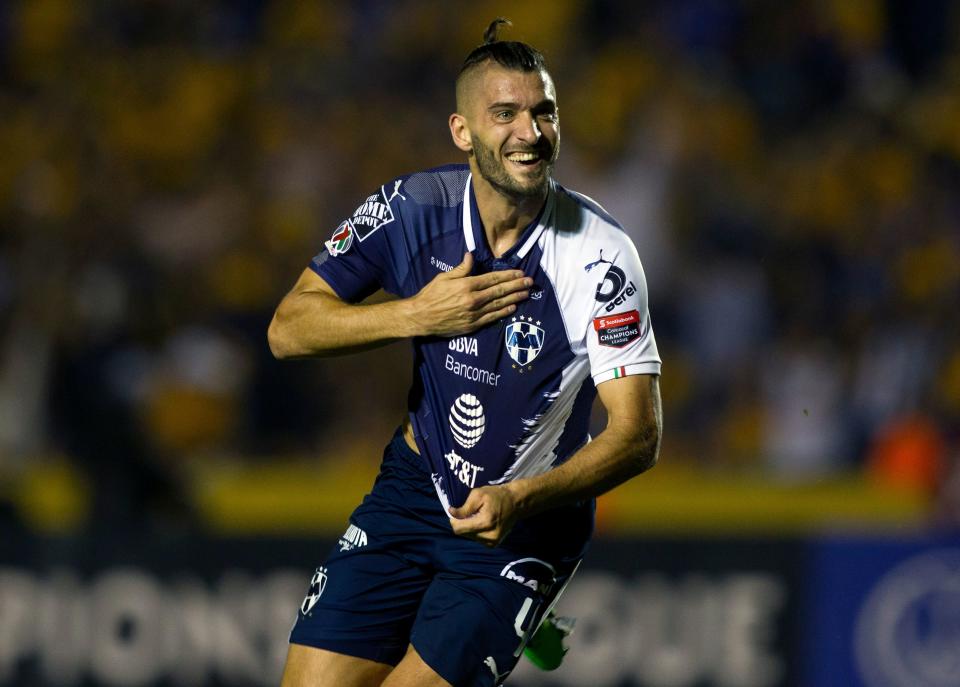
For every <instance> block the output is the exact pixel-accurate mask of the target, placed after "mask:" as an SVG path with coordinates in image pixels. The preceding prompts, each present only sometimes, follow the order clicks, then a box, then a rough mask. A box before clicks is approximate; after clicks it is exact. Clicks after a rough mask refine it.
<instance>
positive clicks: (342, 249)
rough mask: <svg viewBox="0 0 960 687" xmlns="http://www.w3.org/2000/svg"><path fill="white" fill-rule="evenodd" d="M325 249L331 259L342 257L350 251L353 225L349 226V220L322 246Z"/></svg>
mask: <svg viewBox="0 0 960 687" xmlns="http://www.w3.org/2000/svg"><path fill="white" fill-rule="evenodd" d="M323 245H325V246H326V247H327V251H328V252H329V253H330V255H332V256H333V257H336V256H338V255H342V254H343V253H346V252H347V251H348V250H350V246H352V245H353V225H352V224H350V220H346V221H344V222H342V223H341V224H340V226H339V227H337V230H336V231H335V232H333V236H331V237H330V240H329V241H327V242H326V243H325V244H323Z"/></svg>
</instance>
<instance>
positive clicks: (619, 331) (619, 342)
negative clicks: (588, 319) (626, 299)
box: [593, 310, 640, 348]
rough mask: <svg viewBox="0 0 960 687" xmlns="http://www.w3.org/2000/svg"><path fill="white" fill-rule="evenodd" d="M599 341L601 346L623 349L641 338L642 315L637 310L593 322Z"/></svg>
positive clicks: (600, 318)
mask: <svg viewBox="0 0 960 687" xmlns="http://www.w3.org/2000/svg"><path fill="white" fill-rule="evenodd" d="M593 328H594V329H595V330H597V339H598V340H599V342H600V345H601V346H612V347H614V348H622V347H624V346H626V345H627V344H628V343H630V342H631V341H635V340H637V339H638V338H640V313H639V312H637V311H636V310H630V311H629V312H622V313H618V314H616V315H607V316H606V317H597V318H595V319H594V320H593Z"/></svg>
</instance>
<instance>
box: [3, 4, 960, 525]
mask: <svg viewBox="0 0 960 687" xmlns="http://www.w3.org/2000/svg"><path fill="white" fill-rule="evenodd" d="M497 14H505V15H507V16H509V17H510V18H511V19H512V20H513V22H514V29H513V33H512V34H511V35H513V36H516V37H518V38H520V39H522V40H527V41H529V42H530V43H532V44H534V45H537V46H539V47H541V48H542V49H543V51H544V52H545V54H546V56H547V60H548V63H549V64H550V65H551V67H552V71H553V73H554V76H555V78H556V81H557V85H558V90H559V103H560V111H561V122H562V131H563V152H562V154H561V158H560V160H561V161H560V163H559V165H558V169H557V172H556V177H557V179H558V180H559V181H560V182H561V183H563V184H565V185H568V186H570V187H571V188H575V189H577V190H580V191H583V192H585V193H587V194H589V195H591V196H592V197H594V198H596V199H597V200H598V201H599V202H600V203H602V204H603V205H604V206H606V207H607V209H608V210H610V212H611V213H612V214H613V215H614V216H616V217H618V218H619V219H620V220H621V222H622V223H623V224H624V226H625V227H626V228H627V230H628V231H629V232H630V233H631V234H632V236H633V238H634V241H635V242H636V244H637V247H638V250H639V252H640V255H641V258H642V259H643V261H644V265H645V268H646V271H647V279H648V283H649V288H650V294H651V295H650V303H651V313H652V316H653V319H654V325H655V329H656V333H657V338H658V342H659V347H660V351H661V354H662V356H663V360H664V377H663V380H662V386H663V397H664V416H665V418H666V433H665V444H664V448H663V460H664V462H665V463H667V462H670V463H685V464H689V465H694V466H696V467H697V468H699V469H702V470H703V471H707V472H724V473H730V472H744V473H751V474H755V473H758V472H759V473H762V474H765V475H768V476H769V478H770V479H771V480H782V481H791V482H798V481H810V480H817V479H820V478H823V477H828V476H831V475H836V474H842V473H849V472H862V473H863V474H865V475H867V476H868V477H869V479H876V480H880V481H882V482H886V483H890V484H895V485H898V486H901V487H903V488H905V489H912V490H920V491H923V492H925V493H927V494H929V495H930V498H931V499H939V500H940V503H941V508H940V512H941V513H943V514H944V515H943V517H952V518H953V519H954V520H955V521H960V509H958V507H957V505H956V504H957V501H960V495H953V496H951V495H950V494H948V493H944V492H945V491H946V488H945V485H951V484H952V485H955V486H953V487H950V488H951V489H954V490H955V491H957V492H960V485H958V484H957V483H958V481H960V478H958V477H953V478H951V475H952V474H953V473H954V471H956V470H957V469H958V468H957V464H958V463H960V317H958V312H960V193H958V190H960V91H958V89H957V87H956V85H957V84H958V83H960V10H958V8H957V7H956V5H955V4H954V3H950V2H948V1H947V0H924V1H921V2H910V1H908V0H886V1H884V0H817V1H816V2H813V1H812V2H809V3H777V2H768V3H763V2H760V3H756V2H747V1H746V0H740V1H737V0H670V1H666V0H663V1H658V2H645V3H634V2H615V1H614V0H603V1H592V2H588V1H587V0H555V1H551V2H519V3H506V4H505V3H496V2H476V3H473V2H471V3H462V4H461V3H443V2H428V1H426V0H404V1H403V2H376V1H374V0H363V1H358V2H350V3H344V2H336V1H334V0H328V1H326V2H323V1H317V2H297V1H296V0H274V1H270V2H268V1H267V0H242V1H241V2H225V1H219V2H188V1H186V0H171V1H167V2H155V1H151V2H138V3H131V2H122V1H119V0H111V1H104V2H97V3H76V2H71V1H70V0H30V1H27V0H22V1H20V2H12V3H5V4H4V5H3V7H2V8H0V70H2V71H0V73H2V80H0V109H2V111H3V113H4V115H3V116H2V117H0V223H2V226H3V230H2V232H0V350H2V356H0V474H7V475H9V474H13V473H15V472H16V471H18V470H21V469H23V467H24V466H25V465H27V464H29V463H30V462H31V461H36V460H42V459H43V457H45V456H50V455H63V456H67V457H68V459H69V460H70V461H71V462H72V463H73V464H74V465H76V466H77V467H78V468H79V469H80V470H81V471H82V472H83V473H84V474H86V475H88V476H89V478H90V481H91V483H92V484H93V485H95V487H96V490H97V494H98V498H97V500H96V504H97V506H96V510H95V518H94V519H95V521H98V522H111V523H116V522H119V521H124V522H130V523H136V522H140V521H141V520H142V519H143V518H144V517H150V518H153V517H160V518H165V517H168V516H169V517H171V518H185V519H188V520H189V518H190V515H189V513H188V512H187V511H185V510H184V508H185V505H184V499H183V497H182V494H180V487H179V486H178V485H179V479H180V477H179V475H180V472H181V469H182V466H183V464H184V462H185V461H188V460H197V459H202V458H203V457H207V456H219V457H224V456H226V457H230V458H231V459H234V460H237V461H240V462H247V461H263V460H269V459H270V458H271V457H274V456H278V455H288V454H295V453H298V454H308V455H313V456H315V457H316V458H317V459H318V460H337V459H339V456H340V449H341V448H342V447H343V444H344V442H346V441H348V440H349V441H353V442H358V443H362V442H363V441H365V437H366V436H370V437H373V438H372V439H371V440H373V441H378V440H379V439H381V438H382V437H384V436H387V435H388V433H389V429H390V427H391V426H392V425H393V424H395V423H396V422H397V420H398V418H396V417H392V416H390V415H389V413H390V409H395V408H397V407H400V406H401V404H402V403H403V395H404V393H405V389H406V387H407V382H408V380H409V371H408V368H409V362H408V359H409V354H408V349H407V347H406V346H404V345H394V346H391V347H389V348H387V349H384V350H382V351H379V352H377V353H375V354H364V355H363V356H359V357H354V358H348V359H343V360H340V361H338V362H337V363H336V364H329V363H323V362H320V363H317V362H313V361H308V362H296V363H284V364H280V363H278V362H276V361H274V360H273V359H272V358H271V357H270V354H269V351H268V349H267V346H266V339H265V332H266V326H267V323H268V322H269V318H270V316H271V314H272V311H273V308H274V307H275V305H276V303H277V302H278V301H279V299H280V298H281V297H282V295H283V293H284V292H285V291H286V290H287V289H288V288H289V287H290V286H291V285H292V283H293V280H294V279H295V277H296V275H297V274H299V272H300V270H302V269H303V267H304V266H306V264H307V262H308V261H309V259H310V258H311V257H312V256H313V255H314V254H315V253H316V252H318V251H319V250H320V248H321V247H322V246H323V242H324V241H325V240H326V239H327V238H328V237H329V234H330V233H331V232H332V231H333V229H334V228H335V227H336V226H337V224H338V223H339V222H340V221H341V219H342V218H343V217H345V216H347V215H348V214H349V213H350V212H351V211H352V210H353V209H354V207H355V206H356V205H357V204H358V203H359V202H361V201H362V200H363V198H364V197H365V196H366V195H367V194H368V193H369V192H370V191H371V190H372V189H374V188H376V187H378V186H379V185H380V184H381V183H384V182H385V181H387V180H388V179H389V178H391V177H393V176H396V175H399V174H402V173H406V172H410V171H414V170H416V169H420V168H425V167H427V166H432V165H437V164H443V163H448V162H457V161H460V160H459V158H458V154H457V151H456V150H455V149H454V148H453V146H452V145H451V144H450V141H449V138H448V135H447V133H446V130H445V121H446V117H447V115H448V113H449V111H450V110H451V108H452V107H453V91H452V85H451V84H452V81H453V77H454V75H455V73H456V69H457V67H458V59H459V57H458V56H460V55H463V54H464V53H465V52H466V51H467V50H468V49H469V48H470V47H471V46H472V45H474V44H475V43H476V42H477V41H478V40H479V34H480V32H481V31H482V28H483V27H484V26H486V24H487V22H488V21H489V20H490V18H491V17H493V16H496V15H497ZM398 371H402V372H398ZM342 377H346V378H349V379H352V380H354V381H353V383H344V382H343V380H342V379H341V378H342ZM335 379H336V380H339V381H334V380H335ZM328 388H336V389H337V390H338V392H337V395H336V396H332V395H331V394H330V393H328V391H327V389H328ZM344 390H349V391H347V392H345V391H344ZM371 447H372V448H371V450H370V451H369V455H370V459H371V460H373V459H375V457H377V456H378V449H377V448H376V444H371ZM949 513H953V515H952V516H951V515H949Z"/></svg>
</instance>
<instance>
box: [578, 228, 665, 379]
mask: <svg viewBox="0 0 960 687" xmlns="http://www.w3.org/2000/svg"><path fill="white" fill-rule="evenodd" d="M605 243H607V245H608V248H607V250H605V251H603V253H602V254H601V255H599V256H598V257H597V260H596V263H595V267H594V268H593V269H591V270H589V272H588V274H589V275H594V274H595V275H596V276H595V277H594V279H593V280H592V281H591V282H590V283H591V284H594V283H595V290H594V292H593V296H594V301H593V307H592V310H593V312H592V317H591V319H590V322H589V323H588V329H587V333H586V343H587V354H588V356H589V358H590V374H591V376H592V377H593V382H594V384H601V383H603V382H606V381H608V380H610V379H618V378H620V377H626V376H627V375H637V374H655V375H659V374H660V355H659V353H658V352H657V342H656V340H655V339H654V336H653V326H652V325H651V322H650V310H649V307H648V303H647V280H646V277H645V276H644V273H643V266H642V265H641V264H640V257H639V256H638V255H637V250H636V248H635V247H634V245H633V242H632V241H631V240H630V237H628V236H627V235H626V234H625V233H623V232H622V231H618V232H616V233H613V232H610V233H609V234H608V238H607V241H605ZM610 244H612V245H610Z"/></svg>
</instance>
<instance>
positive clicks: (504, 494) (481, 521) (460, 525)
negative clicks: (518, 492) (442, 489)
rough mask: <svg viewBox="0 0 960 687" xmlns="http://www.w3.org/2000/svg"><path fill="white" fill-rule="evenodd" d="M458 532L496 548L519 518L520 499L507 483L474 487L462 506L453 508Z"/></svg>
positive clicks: (452, 513) (452, 514)
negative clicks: (518, 500)
mask: <svg viewBox="0 0 960 687" xmlns="http://www.w3.org/2000/svg"><path fill="white" fill-rule="evenodd" d="M450 515H451V516H453V517H451V518H450V526H451V527H453V532H454V534H459V535H460V536H462V537H467V538H468V539H474V540H476V541H478V542H480V543H482V544H484V545H486V546H490V547H494V546H497V545H499V544H500V542H502V541H503V539H504V537H506V536H507V534H508V533H509V532H510V530H511V529H513V525H514V523H516V521H517V500H516V498H515V497H514V495H513V493H512V492H511V491H510V490H509V489H508V488H507V487H506V486H486V487H479V488H477V489H473V490H472V491H471V492H470V494H469V495H468V496H467V500H466V501H464V502H463V505H462V506H460V507H459V508H453V507H451V508H450Z"/></svg>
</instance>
